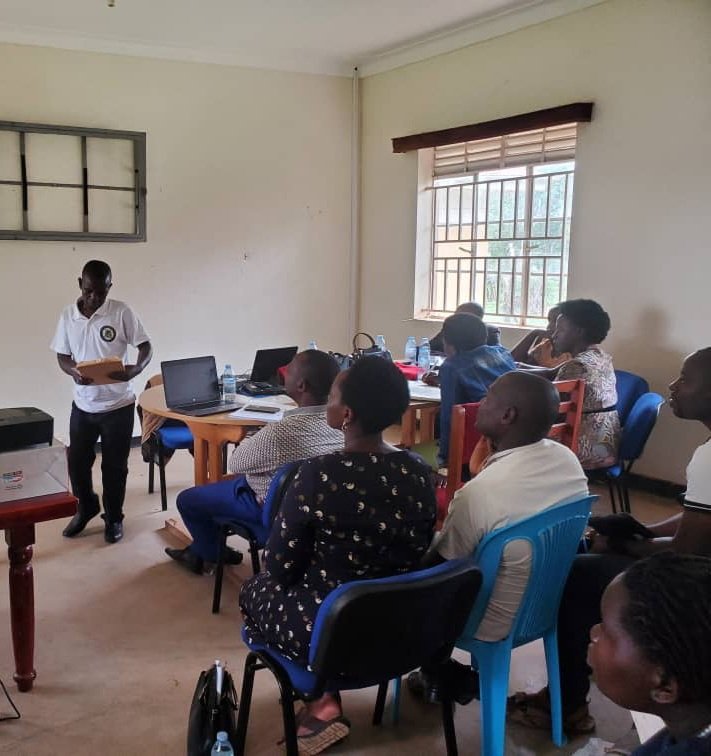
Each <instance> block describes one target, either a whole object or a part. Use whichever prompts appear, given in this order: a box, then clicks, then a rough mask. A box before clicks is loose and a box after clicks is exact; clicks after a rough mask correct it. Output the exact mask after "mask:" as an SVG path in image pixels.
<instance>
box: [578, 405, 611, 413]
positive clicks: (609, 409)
mask: <svg viewBox="0 0 711 756" xmlns="http://www.w3.org/2000/svg"><path fill="white" fill-rule="evenodd" d="M616 410H617V405H616V404H613V405H612V406H611V407H603V408H602V409H595V410H583V415H597V414H598V413H599V412H615V411H616Z"/></svg>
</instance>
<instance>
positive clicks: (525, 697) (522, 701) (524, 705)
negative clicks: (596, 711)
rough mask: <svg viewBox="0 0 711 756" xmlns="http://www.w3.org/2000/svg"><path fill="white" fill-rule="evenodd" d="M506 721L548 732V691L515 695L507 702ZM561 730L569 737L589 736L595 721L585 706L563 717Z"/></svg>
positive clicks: (549, 714) (549, 712)
mask: <svg viewBox="0 0 711 756" xmlns="http://www.w3.org/2000/svg"><path fill="white" fill-rule="evenodd" d="M506 716H507V719H508V720H509V721H510V722H516V723H517V724H520V725H523V726H524V727H528V728H529V729H534V730H550V728H551V707H550V699H549V697H548V691H547V690H545V689H544V690H542V691H539V692H538V693H515V694H514V695H513V696H511V697H510V698H509V699H508V701H507V713H506ZM563 729H564V730H565V732H566V733H567V734H568V735H569V736H570V737H574V736H577V735H589V734H590V733H591V732H594V730H595V720H594V719H593V718H592V717H591V716H590V713H589V711H588V707H587V706H581V707H580V708H579V709H577V710H576V711H574V712H572V714H568V716H567V717H563Z"/></svg>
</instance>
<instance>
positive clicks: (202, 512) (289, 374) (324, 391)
mask: <svg viewBox="0 0 711 756" xmlns="http://www.w3.org/2000/svg"><path fill="white" fill-rule="evenodd" d="M338 372H339V370H338V365H337V363H336V361H335V360H334V359H333V357H331V356H330V355H328V354H326V352H320V351H318V350H316V349H309V350H307V351H305V352H300V353H299V354H297V355H296V357H294V359H293V360H292V361H291V362H290V363H289V365H288V367H287V369H286V377H285V381H284V387H285V389H286V393H287V394H288V395H289V396H290V397H291V398H292V399H293V400H294V401H295V402H296V403H297V405H298V408H297V409H293V410H289V411H287V412H285V413H284V418H283V419H282V420H280V421H279V422H277V423H271V424H269V425H265V426H264V427H263V428H261V429H260V430H259V431H258V432H257V433H255V434H254V435H253V436H250V437H249V438H246V439H245V440H244V441H242V442H241V443H240V444H239V446H237V448H236V449H235V450H234V452H233V453H232V456H231V457H230V461H229V464H228V468H229V471H230V472H231V473H236V474H237V475H236V477H233V478H231V479H228V480H222V481H220V482H218V483H209V484H208V485H206V486H195V487H193V488H188V489H187V490H185V491H181V492H180V494H178V501H177V504H178V511H179V512H180V514H181V515H182V517H183V522H184V523H185V525H186V526H187V528H188V530H189V531H190V534H191V535H192V537H193V542H192V544H191V545H190V546H188V548H186V549H171V548H167V549H166V550H165V552H166V554H168V556H169V557H171V558H172V559H175V560H176V561H177V562H179V563H180V564H182V565H184V566H185V567H187V568H188V569H190V570H192V571H193V572H195V573H197V574H201V573H202V572H203V568H204V564H205V562H216V561H217V557H218V549H219V537H220V528H219V526H218V525H217V523H216V522H215V519H214V518H216V517H227V518H233V519H236V520H240V521H244V522H246V523H249V522H253V523H255V524H256V525H261V522H262V504H263V503H264V497H265V496H266V494H267V491H268V489H269V484H270V483H271V480H272V477H273V476H274V474H275V473H276V471H277V470H278V469H279V468H280V467H281V466H282V465H285V464H286V463H287V462H293V461H296V460H300V459H308V458H309V457H316V456H319V455H321V454H328V453H330V452H332V451H336V450H338V449H342V448H343V433H342V432H341V431H340V430H335V429H333V428H331V427H330V426H329V425H328V423H327V422H326V401H327V399H328V393H329V391H330V390H331V384H332V383H333V380H334V378H335V377H336V376H337V375H338ZM227 561H228V563H230V564H239V563H240V562H241V561H242V554H241V553H240V552H239V551H235V550H233V549H230V550H229V551H228V554H227Z"/></svg>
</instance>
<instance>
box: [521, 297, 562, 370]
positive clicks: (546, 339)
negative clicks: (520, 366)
mask: <svg viewBox="0 0 711 756" xmlns="http://www.w3.org/2000/svg"><path fill="white" fill-rule="evenodd" d="M558 315H560V305H556V306H555V307H551V309H550V310H548V326H547V328H546V329H545V330H541V329H535V330H533V331H529V332H528V333H527V334H526V335H525V336H524V337H523V338H522V339H521V341H519V342H518V344H516V346H514V347H513V349H512V350H511V356H512V357H513V358H514V360H516V362H522V363H524V364H525V365H534V366H537V367H544V368H555V367H558V366H559V365H562V364H563V363H564V362H567V361H568V360H569V359H570V354H569V353H568V352H563V354H558V352H557V351H556V348H555V347H554V346H553V332H554V331H555V324H556V321H557V320H558Z"/></svg>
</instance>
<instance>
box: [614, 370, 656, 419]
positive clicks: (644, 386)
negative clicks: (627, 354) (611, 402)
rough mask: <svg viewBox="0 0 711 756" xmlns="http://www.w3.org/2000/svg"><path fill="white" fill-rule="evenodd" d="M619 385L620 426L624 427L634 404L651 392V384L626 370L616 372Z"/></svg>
mask: <svg viewBox="0 0 711 756" xmlns="http://www.w3.org/2000/svg"><path fill="white" fill-rule="evenodd" d="M615 379H616V383H617V414H618V416H619V418H620V425H622V426H624V424H625V423H626V422H627V416H628V415H629V414H630V411H631V409H632V407H634V403H635V402H636V401H637V399H639V397H640V396H642V394H646V393H647V392H648V391H649V384H648V383H647V381H645V380H644V378H642V376H640V375H635V374H634V373H628V372H627V371H626V370H615Z"/></svg>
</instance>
